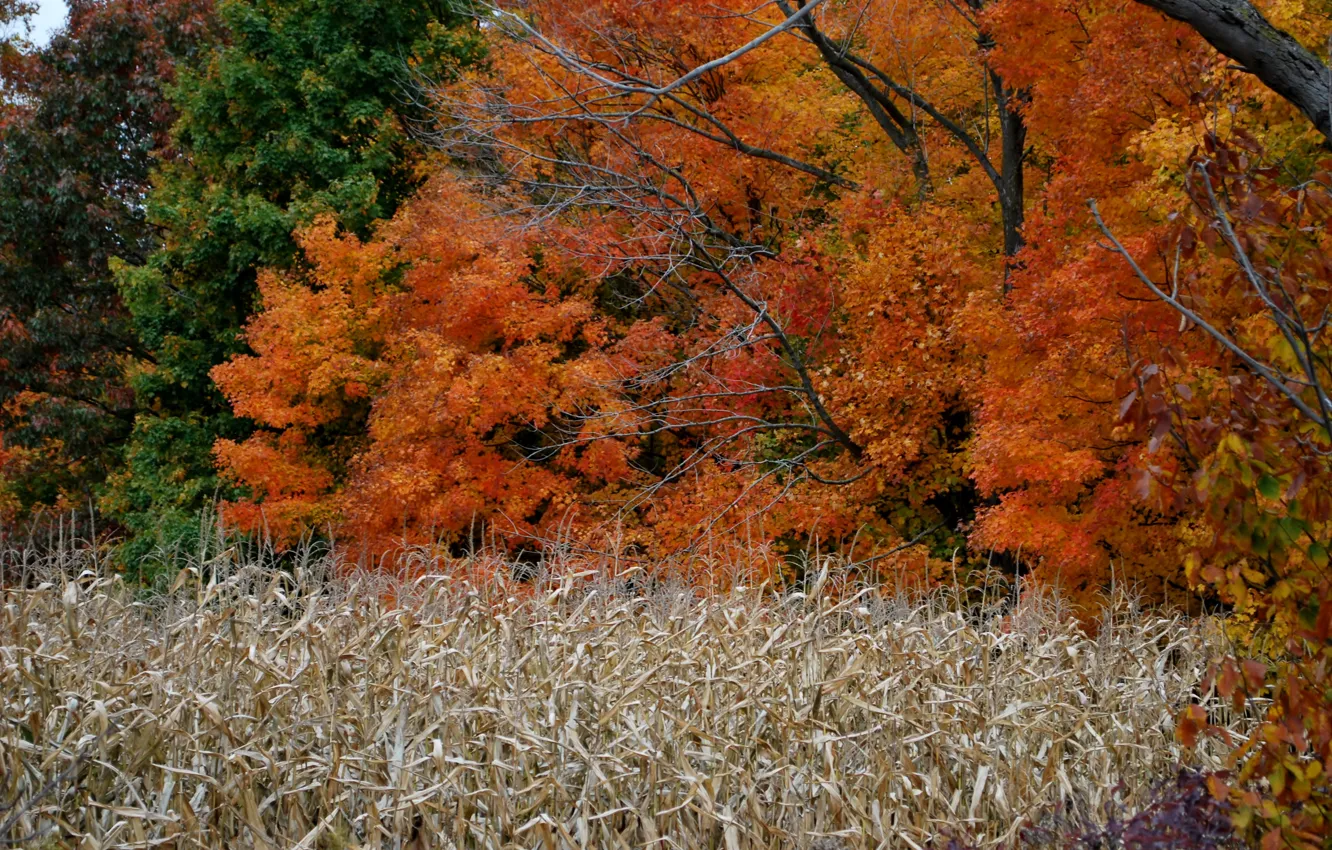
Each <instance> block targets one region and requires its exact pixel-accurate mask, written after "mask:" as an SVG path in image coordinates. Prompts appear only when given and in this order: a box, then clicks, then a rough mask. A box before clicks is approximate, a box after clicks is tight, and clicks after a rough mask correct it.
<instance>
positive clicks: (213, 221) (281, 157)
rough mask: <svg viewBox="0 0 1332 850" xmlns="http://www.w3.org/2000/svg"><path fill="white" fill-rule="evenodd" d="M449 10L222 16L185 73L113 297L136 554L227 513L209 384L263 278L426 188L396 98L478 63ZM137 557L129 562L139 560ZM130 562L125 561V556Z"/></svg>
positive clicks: (328, 1) (337, 0)
mask: <svg viewBox="0 0 1332 850" xmlns="http://www.w3.org/2000/svg"><path fill="white" fill-rule="evenodd" d="M450 8H451V7H450V5H449V4H447V3H437V2H418V0H380V2H360V1H359V0H358V2H342V0H301V2H286V0H282V1H281V2H279V0H228V2H224V3H221V4H220V5H219V7H218V16H219V19H220V21H221V24H222V26H223V28H224V30H225V38H224V40H223V42H222V43H221V44H220V45H219V46H218V47H217V48H216V49H215V50H213V51H211V52H209V53H208V54H206V55H204V56H201V57H199V59H198V60H197V61H195V62H193V63H191V64H190V65H189V67H188V68H187V69H185V70H184V71H182V72H181V74H180V80H179V82H178V84H177V85H176V87H175V89H174V93H173V101H172V102H173V104H174V106H175V107H176V108H177V109H178V110H179V112H180V118H179V120H178V121H177V122H176V124H175V127H174V130H173V140H174V144H175V145H176V146H178V147H179V148H180V149H181V151H182V152H184V153H185V154H186V156H184V157H182V158H181V159H180V160H179V161H174V162H170V163H165V164H164V165H163V167H162V168H161V169H160V170H159V171H158V173H157V175H156V177H155V182H154V187H153V190H152V192H151V193H150V194H149V195H148V197H147V200H146V208H147V218H148V220H149V222H150V223H151V224H152V225H153V226H155V227H157V228H158V229H159V230H160V231H161V232H162V233H163V234H164V244H163V246H162V248H161V249H160V250H157V251H155V252H153V253H152V254H151V255H149V256H148V257H146V258H143V259H141V260H139V261H134V262H129V263H126V264H125V265H124V266H123V267H122V268H121V270H120V273H119V277H118V284H119V291H120V293H121V296H122V297H123V298H124V300H125V303H126V304H127V305H128V308H129V310H130V313H131V316H132V321H133V326H134V330H135V334H136V337H137V339H138V342H139V344H140V345H141V346H142V347H143V349H144V350H145V352H146V356H144V357H142V358H140V359H139V360H138V361H137V362H136V364H135V367H134V369H133V374H132V376H131V378H132V386H133V388H134V392H135V395H136V402H137V407H138V410H139V413H138V415H137V417H136V420H135V424H134V428H133V433H132V435H131V437H130V439H129V444H128V448H127V450H126V451H127V463H126V466H125V468H124V470H123V471H122V472H121V473H120V474H119V475H117V477H116V479H115V482H114V487H113V488H112V493H111V495H110V497H109V499H108V500H107V502H106V504H107V506H108V507H109V508H110V509H111V510H112V512H113V513H114V514H115V515H116V516H118V517H120V518H121V519H122V520H123V521H124V522H125V523H126V525H127V526H128V527H129V528H130V529H131V530H132V531H133V532H134V533H135V534H136V535H137V536H138V540H139V542H138V543H136V544H135V545H136V546H137V547H139V549H143V548H144V547H149V546H152V545H154V544H155V543H156V542H160V541H173V540H179V539H180V538H181V536H182V535H186V534H188V533H189V530H190V529H191V528H192V527H193V525H194V523H195V522H196V521H197V515H198V512H199V510H200V509H201V508H203V507H204V506H205V504H207V503H208V502H209V501H210V500H211V499H214V498H216V497H218V496H220V495H224V494H225V493H226V492H227V491H226V488H225V485H224V484H223V483H222V482H221V481H220V480H219V479H218V478H217V476H216V473H215V470H214V468H213V464H212V444H213V442H214V440H215V439H217V438H219V437H229V438H243V437H244V436H245V434H246V433H247V431H248V430H249V426H248V425H247V424H246V423H245V422H244V421H243V420H241V419H238V418H237V417H236V416H234V415H233V414H232V413H231V412H230V411H229V410H228V409H227V407H226V405H225V404H224V403H223V400H222V397H221V396H220V394H219V393H218V392H217V390H216V388H215V387H214V386H213V384H212V382H211V380H210V378H209V370H210V369H212V368H213V366H215V365H217V364H218V363H221V362H223V361H224V360H226V359H227V358H228V357H230V356H232V355H235V354H238V353H241V352H243V351H244V350H245V348H244V342H243V340H242V339H241V338H240V336H239V331H240V328H241V326H242V325H243V324H244V322H245V321H246V319H247V318H248V317H249V315H250V314H251V312H252V311H253V309H254V308H255V306H256V305H255V296H256V270H257V269H258V268H260V267H274V268H289V267H291V266H292V265H293V264H294V263H296V262H298V260H299V257H300V252H299V249H298V247H297V244H296V242H295V241H294V239H293V238H292V232H293V230H294V229H296V228H297V227H298V226H299V225H301V224H303V223H309V222H311V221H312V220H313V219H314V217H315V216H316V215H318V214H319V213H320V212H322V211H325V210H336V211H337V212H338V213H339V216H340V221H341V222H342V226H344V227H345V228H347V229H348V230H349V231H350V232H353V233H358V234H365V233H367V232H368V229H369V227H370V225H371V223H372V222H374V221H376V220H378V219H381V218H385V217H388V216H390V215H391V214H392V213H393V211H394V209H396V207H397V205H398V204H399V203H400V202H401V201H402V200H403V198H404V197H406V196H407V195H408V194H409V193H410V192H411V191H412V190H413V189H414V188H415V187H416V186H417V185H418V183H419V177H418V172H417V170H416V169H417V165H418V161H419V147H418V146H417V145H416V144H415V143H414V142H413V140H412V138H411V134H410V132H409V126H408V124H409V122H410V120H411V114H412V110H411V108H410V105H409V104H408V102H407V99H406V98H405V97H404V95H403V91H404V85H405V83H406V81H407V80H408V78H409V77H410V74H411V69H413V68H415V69H416V70H417V71H418V72H420V73H423V74H430V75H432V76H436V77H441V78H442V77H447V75H448V74H449V73H451V70H452V69H453V68H455V67H456V66H457V65H458V64H459V63H465V62H469V61H472V60H473V59H474V58H475V55H476V53H475V46H474V40H473V39H472V37H471V36H469V35H468V34H467V33H466V32H465V31H464V30H459V29H457V25H458V23H459V22H460V18H459V17H458V16H457V15H456V14H455V13H454V12H452V11H450ZM135 551H139V550H138V549H136V550H135ZM129 557H134V556H133V555H132V554H131V555H129Z"/></svg>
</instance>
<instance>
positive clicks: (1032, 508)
mask: <svg viewBox="0 0 1332 850" xmlns="http://www.w3.org/2000/svg"><path fill="white" fill-rule="evenodd" d="M724 6H725V4H723V5H721V6H719V5H718V4H717V3H714V2H707V3H703V2H697V3H694V2H685V3H672V4H643V3H628V2H621V1H620V0H597V2H593V3H587V4H583V5H582V6H581V7H580V10H579V13H578V14H576V15H569V14H566V12H567V9H565V8H564V7H563V6H562V5H561V4H553V3H546V2H540V1H539V0H537V1H536V2H527V3H524V4H522V6H521V8H519V7H516V6H515V7H512V8H511V7H508V6H504V5H500V6H496V7H494V8H491V9H489V10H487V11H486V13H485V14H484V15H483V16H482V20H483V21H484V23H485V26H484V28H483V32H484V34H485V36H486V37H487V38H488V39H489V40H490V42H491V51H490V57H491V58H490V61H489V63H488V66H487V68H486V69H485V70H484V71H477V72H475V73H473V74H472V75H471V76H469V77H468V78H466V79H465V80H463V81H462V82H461V83H459V84H455V85H450V86H447V87H443V88H435V89H433V90H431V91H429V92H428V93H427V95H428V96H429V97H431V98H433V101H434V102H435V103H436V105H437V108H438V113H439V121H438V128H437V137H436V139H437V143H438V144H439V146H440V147H441V148H442V150H443V153H444V155H445V156H444V158H442V159H441V160H440V161H439V163H438V166H437V167H438V170H439V171H440V173H441V176H439V177H437V178H436V180H435V181H434V183H432V188H431V189H430V190H429V191H428V192H426V193H423V195H422V197H421V198H419V199H418V200H417V202H416V203H414V204H413V205H412V207H411V209H410V210H409V211H407V212H405V213H403V215H402V216H400V217H399V218H398V219H397V220H395V221H394V222H392V223H390V224H387V225H385V226H384V227H383V228H382V230H381V232H380V234H379V235H378V236H377V237H376V238H374V239H373V240H371V241H370V242H367V243H364V244H362V243H359V242H356V241H355V240H351V239H349V238H347V237H345V236H340V235H338V234H337V230H336V225H335V223H334V222H332V221H325V222H323V223H321V225H320V226H319V227H318V228H315V229H314V230H312V231H309V232H307V233H306V234H305V235H304V237H303V238H304V240H305V246H306V250H307V254H308V256H309V261H310V269H309V270H308V272H306V273H304V274H303V275H297V276H287V277H280V276H274V275H269V276H267V277H266V278H265V283H264V285H263V300H264V309H263V311H262V312H261V313H260V314H259V315H258V316H257V317H256V318H255V319H254V320H253V321H252V322H251V325H250V328H249V330H248V339H249V341H250V344H251V346H252V348H253V349H254V352H255V353H254V355H252V356H246V357H241V358H238V359H236V360H235V361H233V362H232V363H230V364H227V365H225V366H223V367H220V368H219V369H218V370H217V371H216V372H215V377H216V379H217V381H218V383H219V385H220V386H221V387H222V389H223V390H224V392H225V393H226V394H227V395H228V397H230V398H231V399H232V401H233V404H234V405H235V408H236V410H237V412H238V413H241V414H242V415H245V416H248V417H250V418H252V419H254V420H255V421H256V422H258V423H259V424H261V425H263V426H265V427H266V429H267V430H265V431H261V432H260V433H259V434H257V435H256V436H255V437H254V438H253V439H251V440H250V441H248V442H246V443H243V444H239V445H237V444H232V443H225V442H224V443H222V444H220V445H219V447H218V458H219V460H220V462H221V463H222V465H223V467H224V469H225V470H226V471H227V472H228V474H230V475H231V476H232V477H233V478H234V479H235V480H236V481H238V482H239V483H241V484H244V485H247V486H248V487H249V488H250V491H251V493H252V498H251V499H250V500H248V501H246V502H244V503H241V504H238V505H235V506H233V516H235V517H236V518H238V519H239V520H241V521H242V522H243V523H245V524H246V525H247V526H249V527H258V526H260V525H262V524H263V523H265V522H266V523H267V524H268V526H269V528H270V530H274V531H276V532H278V533H279V534H282V535H289V534H294V533H297V531H298V530H300V529H306V528H311V527H317V528H318V527H330V526H331V527H333V528H335V530H337V531H338V533H343V534H352V535H354V536H356V537H358V538H361V539H363V540H366V541H372V544H373V545H374V546H380V547H382V546H384V545H387V544H388V541H390V540H394V539H396V540H413V541H423V540H431V539H437V540H450V541H457V540H460V539H463V538H465V537H466V536H467V535H469V534H471V535H472V536H473V537H475V535H476V534H477V533H478V529H481V528H484V529H485V533H486V534H488V535H492V536H494V535H499V536H501V537H505V538H507V539H508V540H509V541H510V542H511V543H515V545H529V544H531V545H535V543H536V542H537V541H542V540H545V541H549V540H551V539H554V538H557V537H561V536H563V537H567V538H568V539H571V540H572V539H577V540H579V541H580V545H587V546H591V545H592V543H591V540H592V538H593V537H595V536H597V535H601V536H602V538H601V539H600V542H599V543H598V544H597V546H601V545H603V544H608V545H612V546H614V547H617V548H619V549H621V550H623V551H629V550H641V551H643V552H644V553H649V554H650V555H651V556H652V557H662V556H663V555H665V554H668V553H672V552H683V551H692V552H698V551H699V550H700V547H703V545H704V542H705V541H706V542H707V543H708V545H710V546H712V547H713V550H712V551H715V550H716V547H719V546H720V547H722V548H726V547H728V546H729V547H733V551H734V552H737V553H738V552H740V551H742V550H743V551H745V552H750V553H753V552H759V553H761V554H760V560H764V561H765V563H770V564H771V563H776V562H774V561H772V560H771V557H770V556H772V555H773V554H776V553H780V552H782V551H790V550H800V549H815V548H823V547H828V548H835V549H839V550H840V551H843V552H845V553H848V554H852V555H855V556H857V557H860V558H877V557H878V556H879V555H882V554H885V553H888V552H892V553H893V554H892V555H891V556H890V557H887V558H884V559H883V560H882V561H873V562H872V563H875V564H878V565H880V566H886V567H892V568H894V569H902V568H903V566H904V565H905V564H908V563H909V564H912V565H914V566H913V567H912V568H913V569H915V570H920V569H924V571H925V573H926V574H927V575H930V574H932V575H935V576H937V575H939V574H940V572H941V570H942V569H943V567H944V565H945V563H946V562H947V561H948V560H950V559H951V557H952V554H953V553H954V552H955V551H958V550H959V549H965V547H966V546H967V545H968V544H969V545H970V547H971V550H972V552H973V553H975V557H977V558H979V559H981V560H989V559H990V557H991V555H992V553H996V552H997V553H1001V554H1002V553H1007V555H1008V557H1009V560H1010V562H1017V561H1020V562H1021V569H1022V570H1023V572H1024V574H1026V575H1028V576H1030V577H1031V578H1032V579H1034V580H1037V581H1040V582H1043V583H1046V584H1057V585H1059V586H1061V587H1063V588H1064V589H1065V590H1067V591H1071V592H1073V593H1074V594H1076V595H1078V596H1080V597H1081V598H1083V599H1085V600H1086V601H1088V602H1092V601H1094V599H1095V597H1096V595H1097V593H1098V592H1099V591H1100V590H1101V589H1102V588H1103V587H1104V586H1105V585H1106V584H1107V583H1108V581H1109V580H1110V577H1111V576H1112V575H1114V574H1116V572H1117V573H1118V575H1121V576H1124V577H1125V578H1127V579H1130V580H1132V581H1133V582H1134V583H1135V584H1136V585H1138V586H1139V587H1140V588H1141V589H1143V590H1145V591H1146V592H1148V593H1149V594H1152V595H1157V596H1159V595H1162V594H1169V593H1170V592H1171V590H1172V585H1173V586H1174V587H1175V589H1176V590H1177V592H1180V593H1183V592H1186V591H1187V590H1188V588H1187V587H1186V585H1187V582H1186V581H1184V580H1183V579H1182V575H1181V571H1180V564H1181V563H1182V561H1183V559H1184V557H1185V555H1186V554H1187V553H1188V552H1190V551H1193V550H1194V549H1196V547H1197V544H1198V541H1199V539H1200V535H1204V534H1206V531H1205V529H1204V527H1203V525H1204V524H1202V523H1201V521H1200V520H1199V519H1198V513H1197V510H1196V509H1195V508H1193V507H1190V506H1185V505H1181V504H1176V503H1170V504H1167V503H1165V502H1163V501H1162V500H1160V499H1159V498H1156V497H1155V496H1154V495H1153V492H1152V491H1151V489H1150V487H1149V486H1148V485H1147V484H1146V483H1145V481H1146V478H1145V477H1144V476H1145V475H1146V474H1147V473H1145V472H1144V470H1149V469H1151V468H1154V467H1156V466H1161V465H1162V464H1165V465H1166V466H1169V465H1170V464H1172V463H1176V462H1177V460H1178V457H1177V456H1183V453H1184V449H1183V448H1182V447H1180V446H1179V444H1178V440H1176V439H1175V438H1174V437H1173V436H1172V434H1171V433H1170V431H1169V430H1168V429H1166V430H1162V431H1159V432H1153V433H1148V434H1143V433H1140V430H1139V429H1137V428H1136V427H1135V426H1134V425H1133V424H1132V422H1130V421H1128V420H1126V419H1125V418H1124V414H1125V413H1127V412H1129V411H1128V408H1126V407H1125V404H1126V402H1125V399H1126V397H1127V395H1128V394H1129V392H1130V389H1131V387H1130V385H1131V384H1133V383H1134V382H1136V381H1138V380H1140V379H1143V373H1142V369H1143V368H1144V367H1143V365H1142V364H1143V363H1145V362H1147V359H1145V358H1148V355H1147V354H1146V353H1145V352H1148V351H1155V350H1157V348H1159V347H1160V346H1161V345H1163V344H1164V343H1163V342H1162V341H1163V340H1165V339H1166V338H1169V339H1171V340H1174V342H1172V343H1171V344H1170V345H1169V346H1167V347H1169V348H1170V350H1172V351H1177V352H1179V353H1178V355H1177V356H1179V357H1180V358H1182V360H1181V362H1189V363H1199V362H1208V363H1212V362H1215V360H1214V355H1213V352H1212V351H1211V349H1210V348H1209V347H1208V345H1207V344H1203V345H1202V346H1201V347H1198V346H1197V345H1195V344H1194V341H1193V340H1194V336H1190V334H1189V333H1188V329H1187V328H1183V329H1181V328H1179V326H1178V317H1177V316H1176V315H1174V314H1173V312H1172V311H1171V310H1170V308H1169V307H1168V306H1167V305H1163V304H1161V303H1160V302H1159V300H1157V299H1155V298H1153V297H1152V296H1151V295H1150V294H1146V293H1143V292H1142V289H1141V285H1140V282H1139V281H1137V280H1136V279H1135V278H1134V276H1133V275H1132V274H1131V272H1130V271H1129V270H1128V269H1127V268H1126V267H1125V265H1124V264H1123V263H1122V261H1121V258H1120V257H1118V256H1117V255H1115V254H1114V253H1113V252H1108V251H1106V250H1104V248H1103V247H1102V246H1101V245H1100V244H1099V243H1100V242H1101V241H1102V237H1101V234H1100V232H1099V230H1098V229H1097V228H1096V226H1095V223H1094V222H1093V220H1092V217H1091V215H1090V213H1089V211H1088V209H1087V207H1086V203H1085V201H1086V199H1087V198H1089V197H1096V198H1099V199H1101V209H1102V211H1103V213H1104V216H1105V219H1106V221H1108V222H1109V223H1110V224H1111V225H1112V226H1113V227H1114V228H1115V230H1116V232H1117V233H1120V234H1121V235H1122V236H1123V237H1124V239H1125V240H1126V243H1127V244H1129V245H1131V246H1132V247H1134V248H1137V247H1144V246H1150V245H1158V244H1162V243H1161V240H1162V239H1163V238H1164V237H1165V236H1166V235H1167V234H1168V233H1169V232H1170V228H1171V226H1172V225H1171V222H1170V220H1169V214H1170V213H1171V212H1172V211H1175V210H1179V209H1181V208H1182V207H1183V205H1184V203H1185V198H1184V195H1183V192H1182V189H1181V186H1182V176H1183V173H1184V169H1185V162H1186V160H1187V157H1188V153H1189V150H1190V149H1191V148H1192V147H1194V146H1195V145H1197V144H1199V143H1200V142H1201V140H1202V139H1203V137H1204V135H1205V134H1206V133H1207V132H1208V131H1209V129H1210V130H1212V131H1218V130H1219V131H1223V132H1231V131H1232V130H1234V131H1238V130H1240V129H1243V128H1245V127H1249V128H1257V126H1258V125H1259V124H1262V125H1264V127H1263V132H1264V133H1265V134H1266V135H1267V136H1268V137H1271V139H1272V140H1273V144H1274V145H1275V148H1276V149H1278V150H1279V151H1280V152H1281V154H1282V155H1286V154H1289V155H1291V156H1296V157H1298V156H1303V155H1306V153H1307V151H1308V150H1310V149H1311V147H1312V145H1313V144H1314V142H1315V141H1316V139H1315V133H1314V132H1313V131H1312V130H1309V129H1308V127H1309V125H1308V122H1307V121H1306V120H1304V118H1303V117H1302V116H1301V114H1300V113H1299V112H1298V111H1297V110H1296V109H1295V108H1294V107H1291V106H1289V105H1287V104H1285V103H1284V102H1282V101H1281V100H1280V99H1279V98H1276V97H1275V96H1273V95H1272V94H1271V93H1270V92H1268V91H1267V90H1266V89H1265V88H1263V87H1262V86H1261V84H1259V83H1257V82H1255V81H1251V80H1247V79H1243V78H1241V77H1239V76H1238V75H1236V74H1235V72H1234V71H1232V70H1229V69H1228V68H1227V67H1226V64H1225V61H1226V60H1224V59H1223V58H1222V57H1219V56H1218V55H1217V54H1216V52H1215V51H1214V50H1213V49H1212V48H1211V47H1209V46H1208V45H1207V44H1206V43H1205V42H1204V41H1203V40H1202V39H1201V38H1198V37H1197V36H1196V35H1195V34H1194V32H1193V31H1192V29H1190V27H1189V26H1187V25H1185V24H1182V23H1176V22H1173V21H1169V20H1167V19H1165V18H1163V17H1162V16H1161V15H1159V14H1157V13H1156V12H1153V11H1151V10H1149V9H1147V8H1145V7H1142V6H1137V5H1128V6H1112V7H1104V8H1100V7H1097V8H1093V7H1091V6H1090V5H1089V4H1086V3H1081V2H1073V3H1069V2H1064V0H1058V2H1056V0H1001V2H993V3H985V2H980V1H979V0H977V2H974V3H960V4H959V3H946V2H944V3H939V2H933V0H922V2H913V3H907V4H901V3H893V4H889V3H881V2H876V0H869V2H864V3H859V4H833V3H823V2H813V3H806V4H803V5H798V4H792V3H787V2H784V0H783V2H775V3H773V4H768V5H765V6H762V7H761V8H759V9H758V10H754V9H751V8H750V7H748V6H745V5H743V4H734V7H733V8H730V9H729V10H728V9H726V8H724ZM1302 9H1303V6H1302V5H1300V3H1299V2H1298V0H1295V2H1294V3H1292V4H1289V5H1283V6H1280V7H1276V8H1273V9H1269V10H1268V11H1269V13H1270V14H1271V15H1272V16H1273V20H1274V21H1276V22H1277V23H1278V24H1279V25H1281V26H1285V27H1287V28H1289V29H1292V30H1293V31H1296V33H1297V35H1299V36H1300V37H1301V38H1310V37H1312V35H1313V34H1314V32H1313V30H1312V29H1311V28H1309V27H1307V26H1305V25H1304V24H1301V23H1299V22H1301V21H1304V20H1305V19H1306V18H1305V16H1302V15H1301V11H1302ZM1301 26H1305V29H1308V30H1309V31H1308V32H1305V31H1304V30H1301V29H1300V27H1301ZM1233 102H1239V103H1244V104H1245V105H1244V106H1243V107H1240V108H1236V109H1229V108H1226V109H1221V108H1220V106H1219V105H1221V104H1230V103H1233ZM1219 125H1224V127H1222V126H1219ZM444 174H449V175H451V176H443V175H444ZM459 245H467V246H470V247H469V248H467V249H463V248H460V247H458V246H459ZM474 255H475V256H474ZM444 257H452V258H453V259H451V260H446V259H442V258H444ZM460 288H461V289H460ZM437 290H438V291H440V292H445V293H447V294H446V295H442V296H436V295H430V294H425V293H432V292H436V291H437ZM437 298H439V299H442V300H436V299H437ZM1199 358H1201V360H1200V359H1199ZM1208 358H1212V359H1211V360H1209V359H1208ZM1148 377H1150V376H1148ZM445 387H447V390H446V389H445ZM1129 406H1130V407H1131V405H1129ZM1161 428H1165V426H1161ZM594 529H595V531H594ZM607 535H609V538H612V539H613V540H608V539H606V536H607ZM520 541H526V542H525V543H522V542H520ZM594 548H595V547H594Z"/></svg>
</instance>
